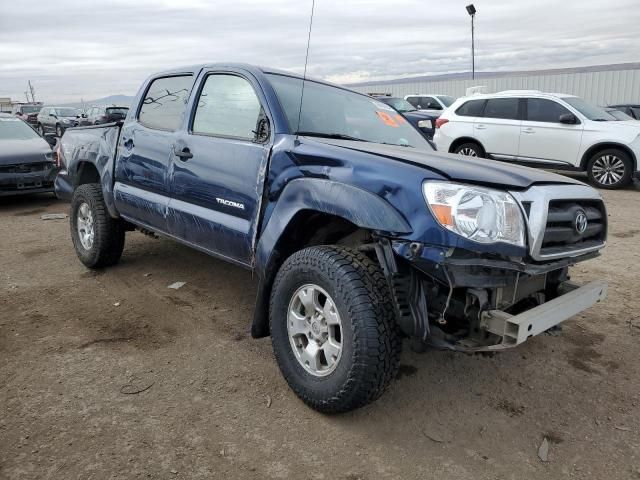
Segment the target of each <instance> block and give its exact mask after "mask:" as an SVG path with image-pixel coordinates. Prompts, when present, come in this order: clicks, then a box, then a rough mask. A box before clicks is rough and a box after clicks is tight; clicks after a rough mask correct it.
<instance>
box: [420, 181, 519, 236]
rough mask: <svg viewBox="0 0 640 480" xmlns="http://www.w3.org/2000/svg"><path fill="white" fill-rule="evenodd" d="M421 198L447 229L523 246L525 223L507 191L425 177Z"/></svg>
mask: <svg viewBox="0 0 640 480" xmlns="http://www.w3.org/2000/svg"><path fill="white" fill-rule="evenodd" d="M422 190H423V192H424V198H425V200H426V202H427V205H429V209H430V210H431V213H433V216H434V217H435V218H436V219H437V220H438V222H439V223H440V225H442V226H443V227H444V228H446V229H447V230H451V231H452V232H455V233H457V234H458V235H461V236H463V237H465V238H468V239H469V240H473V241H474V242H478V243H495V242H505V243H510V244H513V245H517V246H519V247H524V246H525V225H524V218H523V217H522V212H521V211H520V207H519V205H518V203H517V202H516V201H515V199H514V198H513V197H512V196H511V195H510V194H509V193H507V192H503V191H500V190H494V189H492V188H484V187H476V186H473V185H462V184H459V183H450V182H437V181H433V182H432V181H426V182H424V183H423V185H422Z"/></svg>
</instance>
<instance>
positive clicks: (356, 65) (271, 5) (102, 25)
mask: <svg viewBox="0 0 640 480" xmlns="http://www.w3.org/2000/svg"><path fill="white" fill-rule="evenodd" d="M468 3H469V0H463V1H459V0H440V1H433V0H423V1H413V0H393V1H390V0H386V1H382V0H368V1H364V0H316V5H315V15H314V21H313V31H312V36H311V47H310V51H309V65H308V75H310V76H313V77H318V78H323V79H327V80H331V81H334V82H337V83H351V82H359V81H367V80H387V79H392V78H399V77H406V76H416V75H433V74H442V73H451V72H461V71H468V70H470V68H471V51H470V50H471V49H470V45H471V32H470V18H469V16H468V14H467V12H466V10H465V5H466V4H468ZM474 4H475V6H476V9H477V11H478V13H477V15H476V22H475V23H476V70H477V71H511V70H535V69H543V68H544V69H546V68H564V67H576V66H588V65H600V64H609V63H624V62H636V61H640V35H638V24H639V23H640V22H638V20H639V19H640V14H639V13H638V8H637V0H580V1H576V0H562V1H561V0H536V1H526V2H525V1H522V0H476V1H475V2H474ZM310 12H311V0H268V1H266V0H262V1H246V0H208V1H207V0H173V1H169V0H153V1H151V0H127V1H122V0H103V1H100V2H96V1H92V0H82V1H78V0H0V97H3V96H10V97H12V98H14V99H20V100H23V99H24V98H25V97H24V91H25V90H26V85H27V80H31V82H32V83H33V85H34V87H35V90H36V99H37V100H43V101H45V102H47V103H66V102H78V101H80V100H81V99H84V100H87V99H97V98H100V97H104V96H107V95H115V94H124V95H133V94H135V93H136V91H137V89H138V87H139V85H140V83H141V82H142V81H143V80H144V79H145V78H146V77H147V76H149V75H151V74H153V73H154V72H157V71H161V70H165V69H168V68H173V67H176V66H180V65H189V64H195V63H204V62H219V61H222V62H225V61H231V62H248V63H253V64H258V65H266V66H270V67H277V68H281V69H285V70H291V71H294V72H298V73H302V70H303V68H304V59H305V51H306V41H307V33H308V28H309V14H310Z"/></svg>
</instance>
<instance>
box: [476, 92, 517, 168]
mask: <svg viewBox="0 0 640 480" xmlns="http://www.w3.org/2000/svg"><path fill="white" fill-rule="evenodd" d="M520 103H521V102H520V99H519V98H511V97H508V98H489V99H488V100H487V102H486V104H485V106H484V112H483V115H482V117H481V118H476V121H475V122H474V124H473V136H474V137H475V138H476V139H477V140H478V141H479V142H480V143H481V144H482V146H483V148H484V149H485V152H486V153H487V154H489V155H490V156H491V157H493V158H496V159H498V160H515V159H516V158H517V156H518V146H519V143H520V127H521V124H522V121H521V120H520V115H521V114H520V111H521V106H520Z"/></svg>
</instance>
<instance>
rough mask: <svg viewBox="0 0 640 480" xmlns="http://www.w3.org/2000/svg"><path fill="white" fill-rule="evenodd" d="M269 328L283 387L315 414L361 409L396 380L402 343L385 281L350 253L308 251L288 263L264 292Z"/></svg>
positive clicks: (366, 262) (325, 248) (375, 268)
mask: <svg viewBox="0 0 640 480" xmlns="http://www.w3.org/2000/svg"><path fill="white" fill-rule="evenodd" d="M270 328H271V341H272V344H273V349H274V353H275V356H276V359H277V361H278V365H279V367H280V370H281V371H282V374H283V376H284V378H285V380H286V381H287V383H288V384H289V386H290V387H291V389H292V390H293V391H294V392H295V393H296V395H298V396H299V397H300V398H301V399H302V400H303V401H304V402H305V403H307V404H308V405H309V406H311V407H312V408H314V409H316V410H318V411H321V412H325V413H338V412H345V411H349V410H353V409H355V408H358V407H362V406H364V405H366V404H367V403H369V402H372V401H373V400H375V399H376V398H378V397H379V396H380V395H381V394H382V393H383V391H384V390H385V388H386V387H387V386H388V385H389V383H390V381H391V379H392V378H393V377H394V376H395V374H396V372H397V368H398V362H399V358H400V350H401V341H400V337H399V333H398V328H397V324H396V322H395V318H394V311H393V307H392V302H391V299H390V294H389V290H388V286H387V282H386V279H385V277H384V275H383V273H382V271H381V269H380V267H379V266H378V265H376V264H374V263H373V262H372V261H371V260H369V258H367V257H366V256H364V255H362V254H361V253H358V252H356V251H354V250H350V249H347V248H343V247H337V246H322V247H310V248H306V249H304V250H301V251H299V252H296V253H295V254H293V255H292V256H291V257H289V258H288V259H287V260H286V261H285V263H284V264H283V266H282V268H281V269H280V271H279V272H278V275H277V277H276V280H275V282H274V285H273V289H272V292H271V304H270Z"/></svg>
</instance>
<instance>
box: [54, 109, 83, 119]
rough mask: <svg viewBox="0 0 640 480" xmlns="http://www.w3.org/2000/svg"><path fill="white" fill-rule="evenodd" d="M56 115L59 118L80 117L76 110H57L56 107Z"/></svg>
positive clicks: (78, 111)
mask: <svg viewBox="0 0 640 480" xmlns="http://www.w3.org/2000/svg"><path fill="white" fill-rule="evenodd" d="M55 110H56V115H58V116H59V117H77V116H78V115H80V110H78V109H77V108H59V107H56V109H55Z"/></svg>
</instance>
